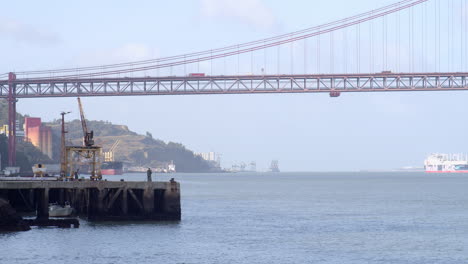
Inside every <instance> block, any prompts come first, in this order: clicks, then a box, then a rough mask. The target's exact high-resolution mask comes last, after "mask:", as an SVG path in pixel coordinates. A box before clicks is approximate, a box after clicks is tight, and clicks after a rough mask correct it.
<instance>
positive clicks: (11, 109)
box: [7, 72, 18, 166]
mask: <svg viewBox="0 0 468 264" xmlns="http://www.w3.org/2000/svg"><path fill="white" fill-rule="evenodd" d="M15 80H16V74H14V73H13V72H10V73H8V97H7V101H8V166H15V165H16V102H17V101H18V100H17V99H16V84H15Z"/></svg>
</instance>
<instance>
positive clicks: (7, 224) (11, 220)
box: [0, 198, 31, 231]
mask: <svg viewBox="0 0 468 264" xmlns="http://www.w3.org/2000/svg"><path fill="white" fill-rule="evenodd" d="M30 229H31V227H29V225H28V224H27V223H26V222H25V221H23V218H21V216H19V215H18V214H17V213H16V211H15V209H13V207H11V205H10V203H9V202H8V201H7V200H5V199H3V198H0V231H28V230H30Z"/></svg>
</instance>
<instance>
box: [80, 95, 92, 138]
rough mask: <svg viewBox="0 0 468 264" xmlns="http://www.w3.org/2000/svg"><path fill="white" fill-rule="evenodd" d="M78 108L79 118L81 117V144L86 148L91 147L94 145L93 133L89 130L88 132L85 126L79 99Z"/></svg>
mask: <svg viewBox="0 0 468 264" xmlns="http://www.w3.org/2000/svg"><path fill="white" fill-rule="evenodd" d="M77 99H78V106H79V108H80V117H81V127H82V128H83V144H84V145H85V146H86V147H91V146H93V145H94V139H93V137H94V132H93V131H92V130H91V131H90V132H88V126H87V125H86V118H85V115H84V111H83V105H82V104H81V99H80V98H79V97H78V98H77Z"/></svg>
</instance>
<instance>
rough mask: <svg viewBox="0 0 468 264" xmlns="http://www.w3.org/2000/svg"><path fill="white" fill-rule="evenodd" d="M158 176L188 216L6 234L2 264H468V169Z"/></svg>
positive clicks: (1, 240)
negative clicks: (172, 183)
mask: <svg viewBox="0 0 468 264" xmlns="http://www.w3.org/2000/svg"><path fill="white" fill-rule="evenodd" d="M155 176H156V177H155V178H156V180H168V179H169V178H171V177H175V178H176V180H178V181H180V182H181V190H182V221H180V222H176V223H173V222H164V223H158V222H145V223H138V222H126V223H118V222H106V223H90V222H87V221H85V220H81V227H80V228H79V229H56V228H34V229H33V230H31V231H28V232H20V233H3V234H0V263H1V264H3V263H5V264H6V263H35V264H37V263H48V264H49V263H69V264H75V263H125V264H129V263H395V264H396V263H421V264H428V263H438V264H439V263H450V264H453V263H468V193H467V190H468V175H437V174H430V175H428V174H424V173H383V172H378V173H367V172H366V173H361V172H360V173H278V174H272V173H257V174H247V173H246V174H241V173H238V174H173V175H155ZM122 177H123V178H125V179H126V180H143V179H145V177H146V175H145V174H129V175H125V176H109V177H108V178H109V179H113V180H119V179H120V178H122Z"/></svg>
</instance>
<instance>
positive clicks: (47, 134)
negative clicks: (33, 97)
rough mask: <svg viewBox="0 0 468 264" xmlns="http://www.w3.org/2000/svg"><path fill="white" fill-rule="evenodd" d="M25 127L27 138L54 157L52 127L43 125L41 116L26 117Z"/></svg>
mask: <svg viewBox="0 0 468 264" xmlns="http://www.w3.org/2000/svg"><path fill="white" fill-rule="evenodd" d="M23 128H24V136H25V140H27V141H29V142H31V143H32V144H33V145H34V146H36V147H37V148H38V149H39V150H40V151H41V152H42V153H44V154H45V155H47V156H48V157H49V158H51V159H52V129H51V128H50V127H48V126H45V125H43V124H42V122H41V118H39V117H25V118H24V125H23Z"/></svg>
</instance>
